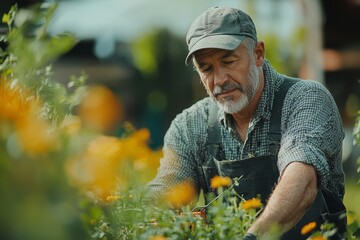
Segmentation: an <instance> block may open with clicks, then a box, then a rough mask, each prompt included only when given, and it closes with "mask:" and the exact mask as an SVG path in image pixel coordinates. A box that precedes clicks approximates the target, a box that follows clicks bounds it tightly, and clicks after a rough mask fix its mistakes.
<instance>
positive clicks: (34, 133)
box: [16, 116, 58, 155]
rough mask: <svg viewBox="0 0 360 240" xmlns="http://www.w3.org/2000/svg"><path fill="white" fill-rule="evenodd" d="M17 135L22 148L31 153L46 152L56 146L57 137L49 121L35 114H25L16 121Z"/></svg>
mask: <svg viewBox="0 0 360 240" xmlns="http://www.w3.org/2000/svg"><path fill="white" fill-rule="evenodd" d="M16 130H17V135H18V137H19V142H20V143H21V147H22V149H23V150H24V151H25V152H26V153H28V154H32V155H34V154H35V155H38V154H43V153H47V152H49V151H50V150H52V149H54V148H55V147H56V146H57V143H58V138H57V133H56V131H55V130H54V129H51V127H50V125H49V123H48V122H47V121H46V120H45V119H42V118H40V117H37V116H26V117H23V118H22V119H20V120H18V121H17V124H16Z"/></svg>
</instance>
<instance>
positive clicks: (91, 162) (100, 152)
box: [65, 136, 125, 202]
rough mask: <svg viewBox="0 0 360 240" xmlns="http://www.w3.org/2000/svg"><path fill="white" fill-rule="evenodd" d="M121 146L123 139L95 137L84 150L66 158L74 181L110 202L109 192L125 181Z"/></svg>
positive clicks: (67, 167) (85, 189)
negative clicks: (121, 174)
mask: <svg viewBox="0 0 360 240" xmlns="http://www.w3.org/2000/svg"><path fill="white" fill-rule="evenodd" d="M122 149H123V146H122V142H121V141H120V140H119V139H117V138H115V137H106V136H101V137H98V138H96V139H94V140H93V141H91V142H90V143H89V146H88V148H87V149H86V151H85V152H84V153H83V154H81V155H79V156H77V157H74V158H73V159H71V160H69V161H68V162H67V164H66V166H65V168H66V170H67V173H68V175H69V178H70V180H71V182H72V183H73V184H74V185H75V186H77V187H79V188H80V189H82V190H84V191H86V192H90V193H91V194H92V195H93V196H94V197H95V198H96V199H97V200H100V201H102V202H107V198H108V196H112V195H113V194H114V193H115V192H116V191H117V190H118V188H119V187H120V183H124V181H125V180H124V179H121V176H119V169H120V167H121V163H122V159H123V157H122V154H123V151H122Z"/></svg>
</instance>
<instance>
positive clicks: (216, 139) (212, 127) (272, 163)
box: [202, 79, 346, 240]
mask: <svg viewBox="0 0 360 240" xmlns="http://www.w3.org/2000/svg"><path fill="white" fill-rule="evenodd" d="M295 82H296V80H289V79H285V80H284V83H283V84H282V87H281V88H280V90H279V91H280V94H278V95H277V96H279V97H276V98H275V99H274V106H278V107H274V110H273V112H272V117H271V120H270V133H269V142H270V146H269V148H270V154H269V155H266V156H259V157H253V158H247V159H242V160H234V161H230V160H222V161H219V160H216V157H217V156H218V153H219V149H220V148H221V134H220V124H219V123H218V121H217V111H218V110H217V107H216V106H215V105H214V107H213V108H210V112H209V123H208V124H209V126H208V150H207V159H206V161H205V162H204V164H203V165H202V172H203V174H204V179H205V186H204V187H203V188H204V190H205V193H206V194H205V195H207V193H209V192H212V191H213V190H212V189H211V188H210V179H211V178H212V177H214V176H215V175H220V176H227V177H230V178H231V179H234V178H238V183H239V184H238V186H235V191H236V192H237V194H239V195H240V196H241V197H242V198H244V199H245V200H247V199H251V198H254V197H259V198H260V199H261V201H262V203H263V204H264V206H265V205H266V202H267V200H268V198H269V196H270V194H271V193H272V191H273V189H274V187H275V185H276V183H277V181H278V178H279V170H278V167H277V157H276V156H277V153H278V149H279V146H280V139H281V134H280V124H281V123H280V122H281V120H280V118H281V109H282V103H283V101H284V98H285V96H286V92H287V90H288V88H289V87H290V86H291V85H293V84H294V83H295ZM275 104H276V105H275ZM215 194H216V193H215ZM205 200H206V201H207V202H209V201H210V200H211V199H207V197H205ZM345 213H346V210H345V206H344V205H343V203H342V201H341V199H339V198H338V197H336V196H335V194H332V193H331V192H330V191H327V190H322V191H319V192H318V194H317V196H316V199H315V200H314V202H313V203H312V205H311V206H310V208H309V209H308V210H307V212H306V213H305V215H304V216H303V218H302V219H301V220H300V221H299V222H298V223H297V224H296V225H295V226H294V227H293V228H292V229H291V230H290V231H288V232H287V233H285V234H284V235H283V236H282V238H281V239H282V240H296V239H306V238H307V237H308V235H305V236H303V235H301V228H302V227H303V226H304V225H306V224H308V223H309V222H316V223H317V228H319V227H320V225H321V224H322V223H324V222H325V220H327V221H328V222H332V223H334V224H335V226H336V227H337V228H338V234H337V235H336V236H334V237H333V238H331V239H342V238H341V235H342V234H343V233H345V231H346V217H345V215H346V214H345ZM341 217H342V218H341Z"/></svg>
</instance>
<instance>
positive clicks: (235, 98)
mask: <svg viewBox="0 0 360 240" xmlns="http://www.w3.org/2000/svg"><path fill="white" fill-rule="evenodd" d="M195 59H196V64H195V65H196V67H197V70H198V72H199V74H200V78H201V81H202V83H203V84H204V86H205V88H206V90H207V92H208V94H209V96H211V97H212V98H213V99H214V100H215V102H217V104H218V105H219V107H220V108H222V109H223V110H224V111H225V112H227V113H230V114H231V113H236V112H239V111H241V110H242V109H244V108H245V107H246V106H247V105H248V104H249V102H250V100H251V98H252V97H253V96H254V94H255V92H256V89H257V88H258V85H259V70H258V68H257V66H256V65H255V58H254V54H250V56H249V53H248V50H247V48H246V47H244V46H243V45H240V46H239V47H238V48H236V49H235V50H234V51H228V50H219V49H204V50H200V51H199V52H197V53H195Z"/></svg>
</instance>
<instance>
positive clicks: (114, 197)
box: [106, 195, 120, 202]
mask: <svg viewBox="0 0 360 240" xmlns="http://www.w3.org/2000/svg"><path fill="white" fill-rule="evenodd" d="M119 199H120V197H119V196H116V195H110V196H107V197H106V201H107V202H115V201H117V200H119Z"/></svg>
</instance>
